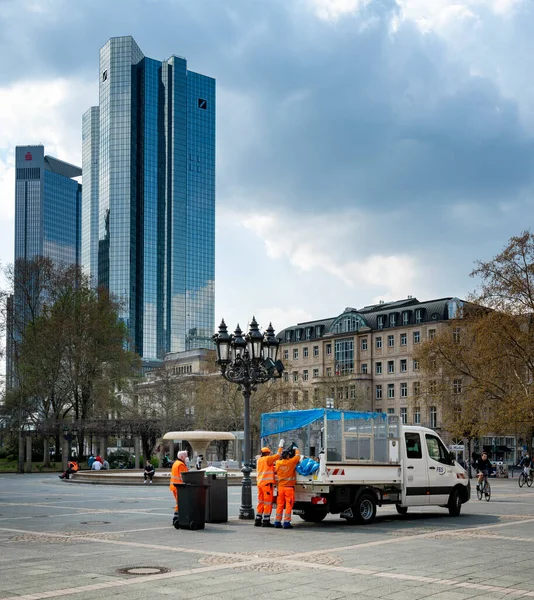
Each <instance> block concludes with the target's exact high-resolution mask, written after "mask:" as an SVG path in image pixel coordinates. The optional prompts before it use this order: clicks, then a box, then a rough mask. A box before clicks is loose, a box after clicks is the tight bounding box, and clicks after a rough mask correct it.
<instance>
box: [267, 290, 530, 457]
mask: <svg viewBox="0 0 534 600" xmlns="http://www.w3.org/2000/svg"><path fill="white" fill-rule="evenodd" d="M463 304H464V302H463V301H462V300H460V299H458V298H454V297H448V298H438V299H435V300H428V301H425V302H420V301H419V300H417V299H416V298H411V297H408V298H405V299H403V300H398V301H395V302H383V303H379V304H374V305H370V306H365V307H363V308H361V309H355V308H350V307H349V308H346V309H345V310H344V311H343V312H342V313H341V314H340V315H337V316H336V317H331V318H327V319H320V320H317V321H309V322H306V323H298V324H297V325H294V326H291V327H288V328H286V329H284V330H283V331H281V332H280V333H279V334H278V336H279V338H280V339H281V344H280V352H281V359H282V362H283V363H284V365H285V367H286V371H285V372H284V378H285V381H286V382H287V383H288V384H289V386H288V388H289V389H286V390H285V391H284V392H283V393H282V398H281V403H280V404H281V408H282V410H291V409H295V408H312V407H318V406H320V407H325V406H326V407H327V408H336V409H340V410H363V411H376V412H384V413H388V414H396V415H398V416H399V417H400V419H401V422H402V423H403V424H405V425H422V426H424V427H429V428H431V429H435V430H437V431H438V432H439V433H440V435H441V436H442V437H443V439H444V440H445V441H447V442H448V443H451V442H452V441H453V440H452V438H451V437H450V435H449V433H448V432H447V431H446V430H444V427H443V419H442V407H441V406H440V403H439V401H438V399H437V398H432V397H425V391H424V387H425V384H424V375H423V373H422V372H421V369H420V366H419V362H418V360H417V349H418V348H419V347H420V346H421V345H422V344H423V343H424V342H426V341H427V340H430V339H432V338H433V337H434V336H435V335H436V334H437V333H438V332H439V330H440V329H441V328H443V327H449V326H451V320H453V319H457V318H458V317H460V316H461V310H462V306H463ZM454 327H457V322H456V325H454ZM453 333H454V331H453ZM458 335H460V333H459V330H458ZM464 384H465V382H464V381H463V379H462V377H461V376H458V378H457V379H454V380H453V381H451V386H452V389H453V391H454V392H455V393H458V394H459V398H460V397H461V396H460V394H461V393H462V388H463V386H464ZM492 439H493V441H494V443H493V444H492V445H490V444H491V440H492ZM451 447H452V448H463V446H455V445H453V446H451ZM482 448H484V449H486V450H487V451H488V452H490V458H491V459H492V460H497V461H505V462H513V461H514V460H515V457H516V456H517V455H518V453H519V448H518V447H517V438H516V437H515V436H514V435H512V434H509V435H506V436H502V435H501V436H499V437H495V436H493V437H491V436H490V437H483V438H481V439H480V440H478V441H477V442H476V445H475V449H480V450H481V449H482ZM492 449H493V450H492ZM456 455H457V457H462V455H463V457H464V458H465V459H466V460H467V459H468V456H467V446H466V447H465V451H464V450H463V449H462V450H461V451H459V452H456Z"/></svg>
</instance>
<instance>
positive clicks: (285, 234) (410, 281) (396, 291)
mask: <svg viewBox="0 0 534 600" xmlns="http://www.w3.org/2000/svg"><path fill="white" fill-rule="evenodd" d="M242 222H243V225H244V226H245V227H246V228H247V229H249V230H251V231H253V232H254V233H255V234H256V235H257V236H258V237H260V238H261V239H262V240H263V242H264V244H265V247H266V250H267V255H268V256H270V257H271V258H273V259H281V258H286V259H287V260H288V261H289V262H290V264H291V265H292V266H293V267H295V268H296V269H298V270H301V271H304V272H310V271H324V272H326V273H328V274H330V275H332V276H334V277H335V278H337V279H338V280H339V281H340V282H342V283H343V284H344V285H345V286H347V287H348V288H349V289H350V288H352V289H356V288H358V289H359V291H360V292H361V291H362V290H364V289H365V288H368V289H369V290H370V289H371V288H376V289H378V290H380V294H383V295H384V296H388V297H389V296H392V297H399V298H402V297H404V296H405V295H406V294H407V293H409V292H410V290H413V288H414V286H415V280H416V278H417V272H418V265H417V261H416V259H415V258H413V257H411V256H409V255H408V254H405V253H398V254H390V253H388V254H384V253H381V252H376V251H373V250H372V246H368V247H367V248H365V246H366V244H365V242H364V243H363V244H359V247H360V250H359V251H355V250H354V245H355V244H354V239H355V238H357V236H359V235H361V234H362V231H363V230H365V229H366V228H367V227H368V226H369V225H370V219H369V218H368V217H367V216H365V215H364V214H363V213H361V212H357V211H346V212H345V213H341V212H340V213H339V214H337V215H336V218H335V219H332V220H326V219H325V217H324V216H323V215H295V214H287V213H286V214H283V215H280V214H276V215H274V214H262V215H257V214H256V215H249V216H243V217H242ZM319 232H320V234H318V233H319ZM317 234H318V235H317ZM357 246H358V244H357ZM344 249H346V252H347V253H346V254H345V251H344Z"/></svg>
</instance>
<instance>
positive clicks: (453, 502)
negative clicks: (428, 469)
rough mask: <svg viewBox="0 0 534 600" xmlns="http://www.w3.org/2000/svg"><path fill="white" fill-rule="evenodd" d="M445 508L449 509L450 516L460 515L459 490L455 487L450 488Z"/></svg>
mask: <svg viewBox="0 0 534 600" xmlns="http://www.w3.org/2000/svg"><path fill="white" fill-rule="evenodd" d="M447 508H448V509H449V515H450V516H451V517H458V516H460V511H461V510H462V499H461V498H460V492H459V491H458V490H457V489H454V490H452V492H451V495H450V498H449V504H447Z"/></svg>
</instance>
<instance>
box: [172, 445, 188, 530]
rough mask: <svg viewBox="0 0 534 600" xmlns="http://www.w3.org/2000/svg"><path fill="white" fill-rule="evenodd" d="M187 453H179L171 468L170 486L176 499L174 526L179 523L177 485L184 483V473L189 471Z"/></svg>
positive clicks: (183, 451) (184, 451)
mask: <svg viewBox="0 0 534 600" xmlns="http://www.w3.org/2000/svg"><path fill="white" fill-rule="evenodd" d="M187 457H188V455H187V451H186V450H182V451H180V452H178V458H177V460H175V461H174V462H173V463H172V467H171V484H170V486H169V488H170V490H171V492H172V494H173V496H174V499H175V500H176V506H175V507H174V517H173V519H172V524H173V525H174V524H175V523H176V522H177V521H178V488H177V487H176V485H175V484H177V483H178V484H179V483H183V482H182V473H183V472H184V471H189V469H188V468H187V464H186V463H187Z"/></svg>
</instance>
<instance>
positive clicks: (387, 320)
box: [376, 308, 439, 329]
mask: <svg viewBox="0 0 534 600" xmlns="http://www.w3.org/2000/svg"><path fill="white" fill-rule="evenodd" d="M424 311H425V309H424V308H416V309H415V311H413V315H414V318H413V321H411V316H412V311H411V310H405V311H403V312H402V313H401V318H400V320H399V314H398V313H391V314H390V315H378V317H377V318H376V325H377V327H378V329H384V327H386V326H388V327H397V326H398V325H410V322H413V323H415V324H417V323H422V322H423V316H424ZM432 317H433V319H434V320H437V319H439V315H437V314H436V315H435V316H434V315H432Z"/></svg>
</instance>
